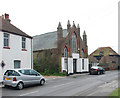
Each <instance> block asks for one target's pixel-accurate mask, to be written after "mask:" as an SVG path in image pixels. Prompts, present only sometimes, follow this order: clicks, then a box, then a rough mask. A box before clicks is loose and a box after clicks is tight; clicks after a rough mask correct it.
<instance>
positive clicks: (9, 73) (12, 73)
mask: <svg viewBox="0 0 120 98" xmlns="http://www.w3.org/2000/svg"><path fill="white" fill-rule="evenodd" d="M4 75H6V76H20V74H19V73H18V72H16V71H14V70H7V71H6V72H5V74H4Z"/></svg>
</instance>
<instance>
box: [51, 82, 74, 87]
mask: <svg viewBox="0 0 120 98" xmlns="http://www.w3.org/2000/svg"><path fill="white" fill-rule="evenodd" d="M71 83H73V82H69V83H66V84H60V85H56V86H53V87H59V86H63V85H67V84H71Z"/></svg>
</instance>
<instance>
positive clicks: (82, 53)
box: [81, 49, 84, 58]
mask: <svg viewBox="0 0 120 98" xmlns="http://www.w3.org/2000/svg"><path fill="white" fill-rule="evenodd" d="M81 58H84V50H83V49H82V50H81Z"/></svg>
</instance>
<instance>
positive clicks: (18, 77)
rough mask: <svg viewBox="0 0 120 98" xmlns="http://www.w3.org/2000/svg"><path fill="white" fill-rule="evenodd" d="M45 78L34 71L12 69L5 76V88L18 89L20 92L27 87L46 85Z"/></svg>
mask: <svg viewBox="0 0 120 98" xmlns="http://www.w3.org/2000/svg"><path fill="white" fill-rule="evenodd" d="M44 83H45V78H44V77H43V76H42V75H41V74H40V73H38V72H37V71H35V70H32V69H12V70H7V71H6V72H5V73H4V76H3V84H4V86H12V87H16V88H18V89H19V90H21V89H23V88H24V87H25V86H27V85H33V84H40V85H44Z"/></svg>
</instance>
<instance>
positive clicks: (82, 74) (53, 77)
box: [43, 73, 89, 80]
mask: <svg viewBox="0 0 120 98" xmlns="http://www.w3.org/2000/svg"><path fill="white" fill-rule="evenodd" d="M88 74H89V73H78V74H73V75H69V76H43V77H44V78H45V79H46V80H51V79H58V78H66V77H72V78H76V77H79V76H84V75H88Z"/></svg>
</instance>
